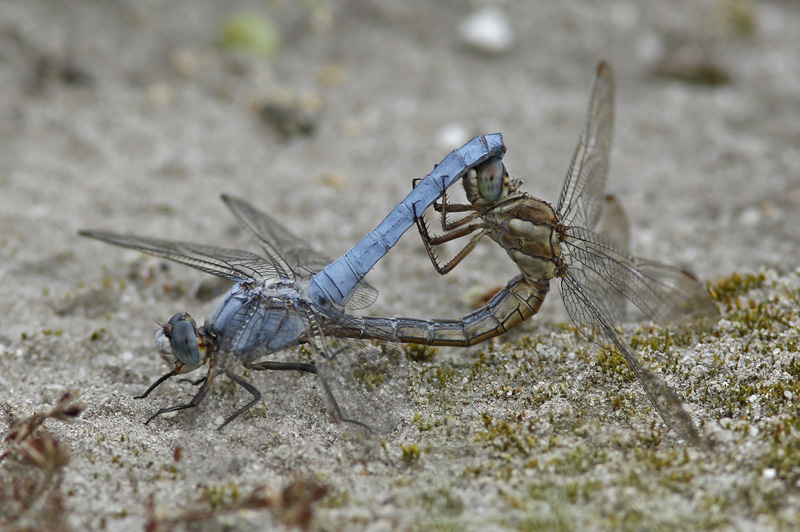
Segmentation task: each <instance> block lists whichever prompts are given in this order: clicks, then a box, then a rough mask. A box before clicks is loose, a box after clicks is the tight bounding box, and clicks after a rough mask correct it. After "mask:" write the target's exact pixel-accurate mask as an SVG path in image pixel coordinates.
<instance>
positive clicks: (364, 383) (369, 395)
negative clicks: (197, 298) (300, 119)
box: [79, 133, 505, 432]
mask: <svg viewBox="0 0 800 532" xmlns="http://www.w3.org/2000/svg"><path fill="white" fill-rule="evenodd" d="M504 154H505V146H504V145H503V138H502V135H501V134H499V133H497V134H490V135H485V136H477V137H475V138H473V139H472V140H471V141H469V142H468V143H466V144H465V145H464V146H462V147H461V148H459V149H457V150H453V151H452V152H451V153H450V154H449V155H448V156H447V157H445V159H444V160H443V161H442V162H441V163H439V164H438V165H436V166H435V168H434V170H433V171H432V172H431V173H430V174H429V175H428V176H427V177H426V179H424V180H423V182H422V183H421V186H419V187H417V188H415V189H414V190H413V191H412V192H411V193H410V194H409V195H408V196H407V197H406V198H405V199H404V200H403V201H402V202H401V203H400V204H399V205H398V206H397V207H395V208H394V209H393V210H392V211H391V212H390V213H389V215H388V216H387V217H386V218H385V219H384V220H383V221H382V222H381V223H380V224H379V225H378V226H377V227H376V228H375V229H374V230H373V231H372V232H370V233H369V234H368V235H367V236H366V237H364V238H363V239H362V240H361V241H360V242H359V243H358V244H356V245H355V246H354V247H353V248H352V249H351V250H350V251H348V252H347V253H345V254H344V255H343V256H342V257H341V258H339V259H338V260H336V261H331V260H330V259H328V258H327V257H325V256H324V255H323V254H321V253H319V252H318V251H316V250H315V249H313V248H312V247H311V246H310V245H309V244H307V243H306V242H305V241H304V240H302V239H300V238H298V237H297V236H295V235H294V234H292V233H291V232H290V231H289V230H288V229H286V228H285V227H284V226H283V225H281V224H280V223H279V222H278V221H277V220H274V219H273V218H271V217H270V216H269V215H267V214H266V213H264V212H262V211H259V210H258V209H256V208H255V207H253V206H252V205H250V204H249V203H247V202H246V201H244V200H241V199H237V198H234V197H231V196H226V195H223V197H222V199H223V201H224V202H225V204H226V205H227V207H228V208H229V209H230V211H231V212H232V213H233V214H234V216H235V218H236V219H237V221H238V222H239V224H240V225H241V226H242V227H244V228H245V229H246V230H247V231H249V232H250V233H251V234H252V235H253V236H255V238H256V239H257V240H258V242H259V244H260V245H261V248H262V251H263V252H264V256H261V255H258V254H255V253H252V252H250V251H245V250H238V249H228V248H221V247H216V246H209V245H204V244H194V243H190V242H182V241H174V240H163V239H155V238H148V237H140V236H135V235H129V234H119V233H114V232H109V231H99V230H82V231H80V232H79V234H80V235H82V236H85V237H90V238H94V239H97V240H101V241H103V242H106V243H110V244H114V245H117V246H122V247H126V248H130V249H135V250H138V251H141V252H143V253H147V254H150V255H154V256H157V257H161V258H165V259H168V260H171V261H175V262H178V263H180V264H184V265H187V266H190V267H193V268H196V269H198V270H200V271H203V272H205V273H209V274H212V275H216V276H219V277H223V278H226V279H229V280H231V281H234V282H235V284H234V286H233V287H232V288H231V289H230V291H229V292H228V293H227V295H226V296H225V297H224V298H223V301H222V303H221V304H220V305H219V307H218V308H217V310H216V312H215V313H214V315H213V316H212V317H211V319H209V320H206V322H205V323H204V325H202V326H198V325H197V322H196V321H195V320H194V319H193V318H192V316H191V315H190V314H188V313H186V312H180V313H177V314H175V315H173V316H172V318H170V319H169V321H167V323H165V324H164V325H163V326H162V327H161V329H160V330H159V331H157V333H156V338H155V340H156V348H157V350H158V352H159V354H160V356H161V358H162V359H163V360H164V361H165V362H166V363H167V364H168V365H169V366H170V368H171V369H170V371H168V372H167V373H166V374H164V375H163V376H161V377H160V378H159V379H158V380H156V381H155V382H154V383H153V384H152V385H151V386H150V387H149V388H147V390H146V391H145V392H144V393H143V394H142V395H140V396H138V397H139V398H144V397H147V396H148V395H149V394H150V393H151V392H152V391H153V390H155V389H156V388H157V387H158V386H160V385H161V384H162V383H164V382H165V381H167V380H168V379H170V378H172V377H174V376H177V375H184V374H187V373H190V372H192V371H194V370H196V369H198V368H200V367H202V366H204V365H207V366H208V370H207V373H206V376H205V378H204V379H202V380H201V381H199V382H198V384H199V383H200V382H202V383H203V384H202V386H201V387H200V389H199V390H198V392H197V393H196V394H195V395H194V397H193V398H192V399H191V400H190V401H189V402H188V403H186V404H181V405H176V406H170V407H165V408H162V409H160V410H158V411H157V412H156V413H155V414H153V415H152V416H151V417H150V418H149V419H148V420H147V422H146V423H150V422H151V421H152V420H153V419H155V418H157V417H158V416H160V415H162V414H166V413H168V412H174V411H178V410H185V409H188V408H193V407H196V406H197V405H198V404H200V403H201V402H202V401H203V399H204V398H205V397H206V395H207V394H208V392H209V391H210V390H211V387H212V383H213V381H214V378H215V377H216V376H218V375H224V376H226V377H228V378H229V379H231V380H232V381H233V382H234V383H236V384H237V385H239V386H241V387H242V388H244V389H245V390H246V391H247V392H248V393H249V394H250V396H251V400H250V401H249V402H248V403H247V404H245V405H244V406H242V407H241V408H239V409H238V410H236V411H235V412H234V413H233V414H232V415H230V416H229V417H228V418H226V419H225V420H224V422H223V423H222V424H221V425H220V426H219V427H218V429H219V430H222V429H223V428H224V427H225V426H227V425H228V424H229V423H230V422H231V421H233V420H234V419H236V418H237V417H238V416H240V415H241V414H243V413H244V412H245V411H247V410H248V409H249V408H251V407H252V406H253V405H255V404H256V403H257V402H258V401H260V400H261V397H262V396H261V392H259V390H258V389H257V388H256V387H255V386H253V385H252V384H250V383H249V382H247V381H246V380H245V379H244V378H242V377H241V376H239V375H238V374H237V373H236V372H235V371H234V369H235V368H234V366H235V364H234V362H238V363H239V364H241V365H242V366H243V367H244V368H246V369H250V370H284V371H285V370H289V371H301V372H307V373H317V374H318V376H319V381H320V383H321V386H322V389H323V391H324V394H325V396H326V399H327V400H328V405H329V410H330V412H331V415H332V416H333V417H334V419H336V420H338V421H339V422H342V423H348V424H350V425H352V426H355V427H360V428H362V429H365V430H366V431H367V432H372V431H373V430H374V429H376V428H379V427H377V425H378V424H381V423H382V422H383V421H385V418H383V417H382V416H381V415H380V414H379V413H380V412H383V411H386V410H388V409H389V408H390V404H391V402H390V401H387V400H384V398H385V397H388V396H390V395H391V394H392V391H393V390H396V389H397V388H399V387H401V386H399V385H398V382H399V381H401V380H402V378H401V376H402V374H403V371H402V367H400V366H402V363H401V362H398V361H397V358H398V357H394V358H392V357H391V356H390V351H391V350H387V349H386V348H384V349H382V350H377V349H370V348H369V345H367V344H365V343H363V341H364V340H395V339H396V338H395V336H393V335H391V334H385V332H384V330H383V329H380V328H378V327H377V326H376V327H373V326H372V325H369V324H368V325H367V326H366V327H364V326H362V323H361V322H357V321H353V320H354V318H353V317H352V315H351V314H349V313H350V312H351V311H353V310H356V309H360V308H364V307H367V306H369V305H370V304H372V303H373V302H374V301H375V299H376V298H377V291H376V290H375V289H374V288H372V287H371V286H370V285H368V284H367V283H366V282H364V281H363V279H364V276H365V275H366V274H367V273H368V272H369V271H370V269H371V268H372V267H373V266H374V265H375V264H376V263H377V261H378V260H380V259H381V258H382V257H383V256H384V255H385V254H386V253H387V252H388V251H389V250H390V249H391V248H392V247H393V246H394V245H395V243H396V242H397V241H398V240H399V238H400V237H401V236H402V235H403V233H404V232H405V231H406V230H408V229H409V228H410V227H411V226H412V225H414V219H415V217H414V213H415V212H417V211H418V210H419V209H423V210H424V209H426V208H428V207H429V206H430V205H432V204H433V202H434V201H435V200H436V199H437V198H439V197H440V196H441V195H442V194H443V193H444V190H445V189H446V188H447V187H449V186H450V185H452V184H453V183H455V182H456V181H458V180H459V179H461V177H462V176H463V175H464V174H465V173H466V172H467V171H469V170H470V169H471V168H474V167H475V166H477V165H480V164H482V163H483V162H484V161H486V160H488V159H489V158H502V157H503V155H504ZM380 324H381V325H382V324H383V322H380ZM422 328H425V329H428V328H429V327H428V326H427V325H425V326H424V327H422ZM358 341H362V342H361V343H356V342H358ZM300 344H303V345H306V346H308V347H309V348H310V349H311V351H312V353H313V355H314V364H310V363H304V362H284V361H276V360H264V359H265V358H269V357H270V355H273V354H275V353H278V352H279V351H283V350H285V349H288V348H291V347H294V346H297V345H300ZM376 351H377V352H376ZM370 419H372V421H370ZM365 420H366V421H365ZM384 426H385V423H384Z"/></svg>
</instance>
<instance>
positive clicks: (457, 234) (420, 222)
mask: <svg viewBox="0 0 800 532" xmlns="http://www.w3.org/2000/svg"><path fill="white" fill-rule="evenodd" d="M473 214H476V215H477V213H473ZM414 218H415V220H416V223H417V229H418V230H419V234H420V236H421V237H422V243H423V245H424V246H425V251H427V252H428V258H430V259H431V263H432V264H433V267H434V268H436V271H437V272H439V273H440V274H441V275H445V274H446V273H448V272H450V271H452V269H453V268H455V267H456V266H457V265H458V264H459V263H460V262H461V261H462V260H464V257H466V256H467V255H469V253H470V252H471V251H472V250H473V249H475V246H476V245H477V243H478V241H479V240H480V239H481V238H483V237H484V236H485V235H487V234H488V230H487V229H485V227H486V226H485V224H483V223H481V222H478V223H474V224H470V225H467V226H464V227H461V228H458V229H457V230H455V231H451V232H449V233H446V234H444V235H440V236H435V235H433V236H432V235H431V234H430V231H429V230H428V224H427V223H425V218H423V217H421V216H417V213H416V212H414ZM478 229H483V230H482V231H481V232H480V233H478V234H476V235H473V236H472V238H471V239H470V241H469V243H467V245H466V246H464V248H462V249H461V251H459V252H458V253H456V255H455V257H453V258H452V259H451V260H450V261H449V262H448V263H446V264H445V265H444V266H442V265H441V264H440V263H439V259H437V258H436V252H435V251H434V249H433V246H438V245H440V244H444V243H445V242H450V241H451V240H455V239H456V238H461V237H462V236H466V235H468V234H470V233H472V232H473V231H477V230H478Z"/></svg>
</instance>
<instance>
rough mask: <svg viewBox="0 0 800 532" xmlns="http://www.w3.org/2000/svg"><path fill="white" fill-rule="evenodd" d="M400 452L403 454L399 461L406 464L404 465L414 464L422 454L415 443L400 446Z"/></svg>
mask: <svg viewBox="0 0 800 532" xmlns="http://www.w3.org/2000/svg"><path fill="white" fill-rule="evenodd" d="M400 450H401V451H402V453H403V454H402V456H401V459H402V460H403V462H405V463H406V465H410V464H414V463H416V462H417V461H419V457H420V454H421V452H422V451H420V448H419V445H417V444H416V443H412V444H409V445H401V446H400Z"/></svg>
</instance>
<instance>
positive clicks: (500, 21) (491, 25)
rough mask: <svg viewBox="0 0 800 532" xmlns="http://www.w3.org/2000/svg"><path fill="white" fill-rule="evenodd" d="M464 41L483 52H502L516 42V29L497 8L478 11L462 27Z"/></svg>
mask: <svg viewBox="0 0 800 532" xmlns="http://www.w3.org/2000/svg"><path fill="white" fill-rule="evenodd" d="M460 33H461V40H462V42H463V43H464V44H465V45H467V46H469V47H470V48H472V49H473V50H476V51H478V52H481V53H485V54H502V53H505V52H507V51H509V50H510V49H511V47H512V46H513V44H514V38H515V35H514V30H513V29H512V28H511V24H510V23H509V21H508V19H507V18H506V16H505V15H504V14H503V12H502V11H500V10H499V9H496V8H491V7H490V8H486V9H481V10H479V11H476V12H475V13H473V14H472V15H470V16H469V17H467V18H466V19H465V20H464V22H462V23H461V27H460Z"/></svg>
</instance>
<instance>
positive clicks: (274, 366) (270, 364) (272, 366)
mask: <svg viewBox="0 0 800 532" xmlns="http://www.w3.org/2000/svg"><path fill="white" fill-rule="evenodd" d="M242 366H244V367H245V368H247V369H253V370H256V371H264V370H273V371H280V370H285V371H306V372H308V373H316V372H317V367H316V366H315V365H314V364H306V363H305V362H275V361H273V360H268V361H266V362H259V363H258V364H253V363H252V362H242Z"/></svg>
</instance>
